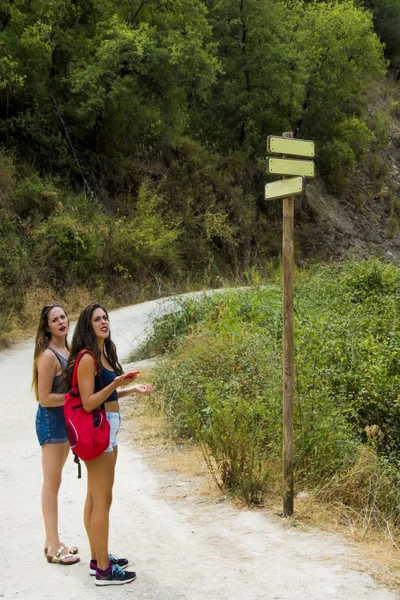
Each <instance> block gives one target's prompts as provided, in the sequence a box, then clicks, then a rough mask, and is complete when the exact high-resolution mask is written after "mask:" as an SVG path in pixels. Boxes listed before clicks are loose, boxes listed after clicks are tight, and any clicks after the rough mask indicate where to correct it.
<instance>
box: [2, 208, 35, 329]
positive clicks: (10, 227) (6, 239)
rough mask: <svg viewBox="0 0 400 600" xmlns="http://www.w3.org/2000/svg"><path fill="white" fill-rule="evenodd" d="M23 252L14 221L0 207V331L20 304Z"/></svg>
mask: <svg viewBox="0 0 400 600" xmlns="http://www.w3.org/2000/svg"><path fill="white" fill-rule="evenodd" d="M27 265H28V260H27V253H26V251H25V250H24V248H23V245H22V244H21V239H20V236H19V232H18V226H17V223H16V222H15V221H14V219H13V218H12V217H10V216H9V215H8V214H7V213H6V212H5V211H4V210H1V209H0V307H1V309H0V330H1V332H2V333H3V334H4V332H7V331H9V329H10V328H11V325H12V320H13V317H14V316H15V314H16V313H18V311H20V310H21V308H22V306H23V301H24V296H25V292H26V281H27Z"/></svg>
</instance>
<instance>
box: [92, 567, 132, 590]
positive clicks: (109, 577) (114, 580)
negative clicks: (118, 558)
mask: <svg viewBox="0 0 400 600" xmlns="http://www.w3.org/2000/svg"><path fill="white" fill-rule="evenodd" d="M135 579H136V573H135V572H134V571H130V572H129V571H124V570H123V569H121V567H119V566H118V565H110V566H109V567H108V569H106V570H105V571H101V570H99V569H98V570H97V571H96V578H95V580H94V582H95V584H96V585H122V584H123V583H130V582H131V581H134V580H135Z"/></svg>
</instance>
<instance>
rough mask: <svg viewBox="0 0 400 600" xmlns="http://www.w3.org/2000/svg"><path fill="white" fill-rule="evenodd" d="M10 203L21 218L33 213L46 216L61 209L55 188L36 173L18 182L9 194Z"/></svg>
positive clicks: (33, 214)
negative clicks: (10, 194)
mask: <svg viewBox="0 0 400 600" xmlns="http://www.w3.org/2000/svg"><path fill="white" fill-rule="evenodd" d="M11 204H12V208H13V210H14V211H15V213H16V214H17V215H18V216H20V217H23V218H27V217H30V216H35V215H36V216H39V217H45V218H46V217H49V216H50V215H52V214H53V213H55V212H57V210H60V209H61V204H60V202H59V199H58V194H57V190H56V189H55V188H54V186H53V185H52V184H49V183H45V182H44V181H42V179H41V178H40V177H39V176H38V175H32V176H31V177H28V178H26V179H23V180H22V181H21V182H20V183H19V184H18V186H17V187H16V189H15V191H14V192H13V194H12V196H11Z"/></svg>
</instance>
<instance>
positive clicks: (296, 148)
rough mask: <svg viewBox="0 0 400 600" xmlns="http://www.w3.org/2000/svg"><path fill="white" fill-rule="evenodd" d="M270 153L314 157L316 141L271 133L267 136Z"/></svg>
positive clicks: (268, 151)
mask: <svg viewBox="0 0 400 600" xmlns="http://www.w3.org/2000/svg"><path fill="white" fill-rule="evenodd" d="M267 153H268V154H290V155H291V156H304V157H306V158H314V156H315V147H314V142H311V141H310V140H295V139H290V138H284V137H279V136H276V135H269V136H268V137H267Z"/></svg>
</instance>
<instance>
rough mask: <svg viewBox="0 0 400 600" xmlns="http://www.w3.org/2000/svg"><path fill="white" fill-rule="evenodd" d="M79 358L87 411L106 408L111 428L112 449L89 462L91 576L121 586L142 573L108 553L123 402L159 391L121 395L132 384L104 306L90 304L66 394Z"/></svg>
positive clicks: (75, 342) (78, 332)
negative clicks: (121, 360)
mask: <svg viewBox="0 0 400 600" xmlns="http://www.w3.org/2000/svg"><path fill="white" fill-rule="evenodd" d="M78 357H79V358H78ZM77 358H78V364H77V370H76V375H77V381H78V389H79V396H80V399H81V402H82V405H83V408H84V409H85V411H86V412H92V411H94V410H95V409H98V408H99V407H101V406H102V405H104V408H105V411H106V416H107V420H108V422H109V424H110V443H109V446H108V448H106V450H105V451H104V452H103V453H102V454H100V456H98V457H97V458H94V459H93V460H87V461H85V465H86V468H87V496H86V501H85V508H84V523H85V528H86V533H87V535H88V538H89V545H90V551H91V561H90V569H89V572H90V574H91V575H94V576H95V584H96V585H100V586H104V585H121V584H124V583H130V582H131V581H133V580H134V579H135V578H136V573H135V572H134V571H125V570H124V569H125V568H126V567H127V566H128V563H129V561H128V559H126V558H117V557H116V556H114V555H112V554H110V553H109V550H108V533H109V512H110V508H111V502H112V488H113V484H114V472H115V464H116V460H117V455H118V442H117V435H118V431H119V428H120V423H121V417H120V412H119V402H118V401H119V399H120V398H121V397H123V396H126V395H128V394H131V393H132V392H138V393H141V394H149V393H151V392H152V391H153V390H154V387H153V386H152V385H147V384H141V385H133V386H130V387H129V388H126V389H124V390H119V391H117V390H118V388H120V387H122V386H125V385H126V384H127V383H128V382H129V376H127V375H124V374H123V370H122V367H121V365H120V363H119V361H118V356H117V352H116V347H115V344H114V343H113V342H112V340H111V335H110V324H109V318H108V313H107V311H106V309H105V308H104V307H103V306H101V305H100V304H97V303H92V304H89V305H88V306H87V307H86V308H84V309H83V311H82V312H81V314H80V316H79V319H78V322H77V324H76V327H75V331H74V335H73V338H72V343H71V353H70V358H69V361H68V366H67V369H66V374H65V389H66V390H70V389H71V387H72V382H73V371H74V366H75V363H76V362H77Z"/></svg>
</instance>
